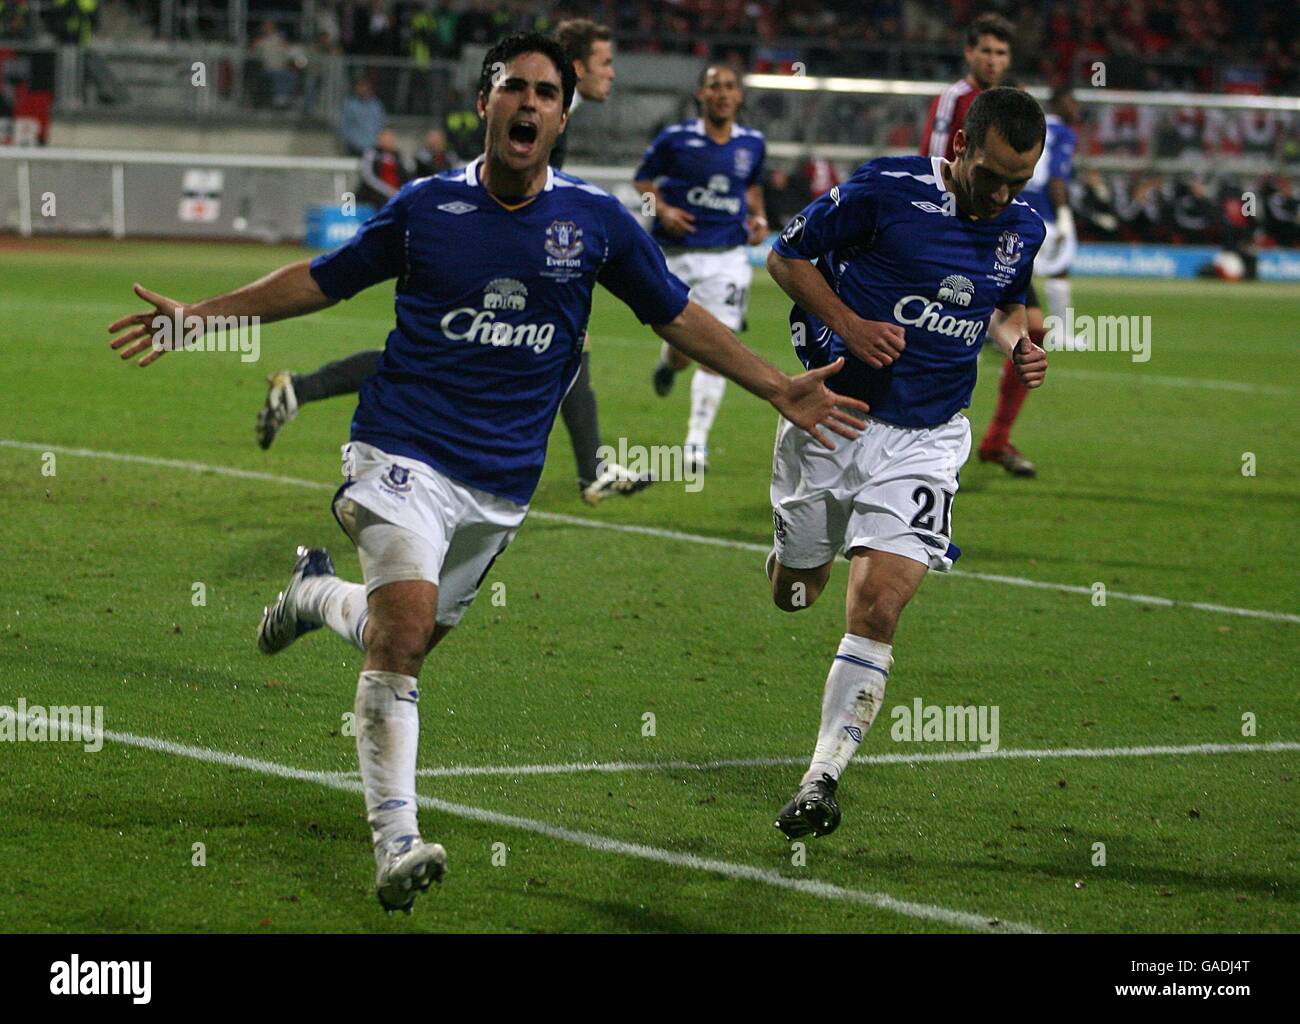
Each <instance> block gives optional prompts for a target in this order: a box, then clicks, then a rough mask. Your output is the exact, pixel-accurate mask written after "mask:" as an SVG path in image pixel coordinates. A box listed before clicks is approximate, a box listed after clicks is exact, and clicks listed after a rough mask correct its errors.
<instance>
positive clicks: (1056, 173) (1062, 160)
mask: <svg viewBox="0 0 1300 1024" xmlns="http://www.w3.org/2000/svg"><path fill="white" fill-rule="evenodd" d="M1074 146H1075V134H1074V132H1073V131H1072V130H1068V129H1067V130H1066V131H1063V132H1061V137H1060V139H1058V140H1057V143H1056V145H1055V146H1054V147H1053V149H1052V165H1051V167H1050V168H1049V169H1048V170H1049V174H1050V176H1051V177H1053V178H1064V179H1065V180H1066V181H1069V180H1070V176H1071V175H1072V174H1073V173H1074Z"/></svg>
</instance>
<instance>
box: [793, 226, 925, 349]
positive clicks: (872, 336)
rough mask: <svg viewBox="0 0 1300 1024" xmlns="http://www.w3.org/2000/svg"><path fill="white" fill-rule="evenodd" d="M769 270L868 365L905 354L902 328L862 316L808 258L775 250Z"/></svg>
mask: <svg viewBox="0 0 1300 1024" xmlns="http://www.w3.org/2000/svg"><path fill="white" fill-rule="evenodd" d="M767 269H768V272H769V273H770V274H771V275H772V280H773V281H775V282H776V283H777V285H779V286H780V288H781V290H782V291H783V292H785V293H786V294H787V295H788V296H790V298H792V299H794V301H795V302H797V303H798V304H799V305H800V306H802V307H803V308H804V309H806V310H807V311H808V312H809V313H811V314H812V315H813V316H815V317H816V318H817V319H818V320H820V321H821V322H822V323H824V324H825V325H826V326H827V327H829V328H830V329H831V330H832V331H834V332H835V333H836V334H838V335H839V336H840V337H841V338H843V339H844V344H845V345H846V346H847V347H848V350H849V351H850V352H852V353H853V354H854V355H855V356H857V357H858V358H859V359H861V360H862V361H863V362H864V363H866V364H867V365H868V366H873V367H875V368H876V369H877V370H878V369H880V368H881V367H882V366H888V365H889V364H890V363H892V362H893V361H894V360H895V359H897V358H898V357H899V356H900V355H902V354H903V349H904V347H905V345H906V342H905V341H904V340H903V338H904V334H903V328H902V327H900V326H899V325H898V324H891V323H885V322H883V321H880V320H864V319H862V317H860V316H858V314H857V313H855V312H853V310H851V309H849V307H848V306H846V305H845V304H844V300H843V299H841V298H840V297H839V296H838V295H836V294H835V292H833V291H832V290H831V286H830V285H829V284H827V283H826V278H824V277H822V275H821V271H819V270H818V269H817V268H816V267H814V266H813V265H812V263H811V262H809V261H808V260H796V259H789V258H787V257H785V256H782V255H781V254H780V253H779V252H777V251H776V250H775V249H773V250H772V251H771V252H769V253H768V255H767Z"/></svg>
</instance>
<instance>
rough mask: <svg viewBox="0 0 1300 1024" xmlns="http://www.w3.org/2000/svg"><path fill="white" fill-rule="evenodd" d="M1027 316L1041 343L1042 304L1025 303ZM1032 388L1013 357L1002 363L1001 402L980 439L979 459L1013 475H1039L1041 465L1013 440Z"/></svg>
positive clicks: (1033, 335) (1034, 336) (1031, 335)
mask: <svg viewBox="0 0 1300 1024" xmlns="http://www.w3.org/2000/svg"><path fill="white" fill-rule="evenodd" d="M1025 316H1026V319H1027V320H1028V322H1029V338H1030V340H1031V341H1033V343H1034V344H1035V345H1042V344H1043V339H1044V337H1045V332H1044V331H1043V310H1042V307H1041V306H1026V307H1025ZM1028 394H1029V389H1028V388H1027V387H1025V385H1024V384H1023V383H1021V380H1020V375H1019V374H1017V373H1016V368H1015V366H1014V365H1013V364H1012V362H1011V360H1010V359H1008V360H1006V361H1005V362H1004V363H1003V365H1002V376H1001V377H1000V378H999V379H998V404H997V407H996V408H995V409H994V410H993V419H992V420H990V421H989V426H988V429H987V430H986V431H985V432H984V437H983V439H982V440H981V441H980V447H979V458H980V462H994V463H997V464H998V465H999V466H1001V467H1002V468H1003V469H1005V470H1006V471H1007V472H1008V473H1010V474H1011V475H1012V476H1026V477H1028V476H1036V475H1037V473H1038V467H1037V466H1035V465H1034V464H1033V463H1032V462H1030V461H1029V459H1027V458H1025V456H1024V455H1023V454H1022V453H1021V451H1020V449H1019V448H1017V447H1016V446H1015V445H1013V444H1012V443H1011V428H1012V427H1013V426H1014V425H1015V422H1016V417H1017V416H1019V415H1020V409H1021V407H1022V406H1023V405H1024V404H1025V397H1026V396H1027V395H1028Z"/></svg>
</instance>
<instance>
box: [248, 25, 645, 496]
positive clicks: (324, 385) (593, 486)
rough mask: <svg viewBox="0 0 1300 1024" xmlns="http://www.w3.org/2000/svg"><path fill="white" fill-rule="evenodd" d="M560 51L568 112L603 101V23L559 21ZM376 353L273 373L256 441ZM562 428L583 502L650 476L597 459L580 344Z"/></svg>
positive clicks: (350, 383) (342, 389)
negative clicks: (571, 80) (569, 93)
mask: <svg viewBox="0 0 1300 1024" xmlns="http://www.w3.org/2000/svg"><path fill="white" fill-rule="evenodd" d="M555 36H556V39H557V40H558V41H559V43H560V45H561V46H563V47H564V49H565V51H566V52H568V53H570V54H573V67H574V71H575V73H576V74H577V76H578V86H577V90H576V91H575V92H574V94H573V103H572V106H571V107H570V108H569V112H570V113H572V112H573V110H575V109H577V106H578V104H579V103H580V102H581V101H582V100H584V99H586V100H590V101H591V102H593V103H604V102H605V101H606V100H607V99H608V98H609V95H610V92H611V91H612V90H613V88H614V53H613V42H612V40H613V34H612V33H611V32H610V30H609V29H608V28H606V27H605V26H604V25H598V24H596V23H595V22H594V21H590V20H588V19H586V18H575V19H571V20H569V21H563V22H561V23H560V24H559V25H558V26H557V28H556V32H555ZM564 139H565V136H564V135H561V136H560V140H561V143H560V145H558V146H556V147H555V149H554V151H553V152H552V154H551V166H552V167H557V168H558V167H560V166H562V165H563V162H564V152H565V149H564ZM379 355H380V353H379V351H378V350H367V351H363V352H357V353H355V354H353V355H351V356H348V357H346V358H344V359H340V360H337V361H335V362H332V363H327V364H325V365H324V366H322V367H321V368H320V369H318V370H316V371H314V372H312V373H305V374H297V373H292V372H291V371H289V370H279V371H277V372H276V373H273V374H271V376H270V377H269V378H268V379H267V382H268V388H267V395H266V402H265V403H264V404H263V406H262V408H261V409H260V410H259V411H258V414H257V440H258V443H259V444H260V445H261V446H262V447H263V448H269V447H270V446H271V443H272V442H273V441H274V440H275V437H276V435H277V434H278V433H279V432H280V429H281V428H282V427H283V426H284V425H285V424H286V423H288V422H289V421H290V420H292V419H293V418H294V417H295V416H296V415H297V414H298V408H299V407H300V406H301V405H303V404H304V403H306V402H314V401H319V400H320V399H322V398H332V397H334V396H335V395H347V394H354V393H355V392H357V391H358V390H359V389H360V387H361V383H362V382H363V381H364V380H365V379H366V378H367V377H369V376H370V375H371V374H373V373H374V372H375V367H376V366H377V365H378V362H379ZM560 413H561V416H562V417H563V419H564V425H565V427H566V428H568V431H569V439H570V441H571V442H572V444H573V457H574V461H575V462H576V464H577V470H578V491H579V493H580V494H581V495H582V498H583V500H584V501H586V502H587V503H588V504H591V505H595V504H598V503H599V502H600V501H601V500H602V499H603V498H605V497H607V496H608V495H610V494H622V495H625V496H626V495H631V494H635V493H636V492H638V491H640V490H642V489H644V488H645V487H646V486H648V485H649V484H650V483H652V482H653V478H652V477H650V476H648V475H646V476H641V475H638V474H636V473H633V472H631V471H629V470H627V469H626V468H624V467H622V466H620V465H618V464H616V463H612V462H606V461H604V460H602V459H600V457H599V455H598V454H597V453H598V451H599V449H600V447H601V441H600V424H599V419H598V417H597V412H596V393H595V391H594V390H593V389H592V386H591V367H590V357H589V354H588V352H587V349H586V345H585V343H584V348H583V354H582V365H581V367H580V369H579V371H578V376H577V378H576V379H575V380H574V382H573V386H572V387H570V388H569V392H568V394H567V395H566V396H565V398H564V403H563V404H562V405H561V406H560Z"/></svg>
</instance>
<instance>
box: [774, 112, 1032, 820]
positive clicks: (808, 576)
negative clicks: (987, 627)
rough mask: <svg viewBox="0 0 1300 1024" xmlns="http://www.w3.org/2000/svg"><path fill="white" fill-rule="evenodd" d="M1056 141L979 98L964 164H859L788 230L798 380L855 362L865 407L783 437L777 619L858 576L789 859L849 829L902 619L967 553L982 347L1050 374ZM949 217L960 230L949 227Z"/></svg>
mask: <svg viewBox="0 0 1300 1024" xmlns="http://www.w3.org/2000/svg"><path fill="white" fill-rule="evenodd" d="M1044 132H1045V127H1044V121H1043V112H1042V110H1041V109H1040V108H1039V106H1038V104H1037V103H1036V102H1035V101H1034V100H1033V99H1032V98H1031V97H1030V96H1028V95H1027V94H1025V93H1023V92H1019V91H1017V90H1015V89H1005V88H995V89H989V90H986V91H984V92H982V93H981V94H980V95H979V97H978V98H977V99H976V100H975V101H974V102H973V103H972V104H971V106H970V109H969V111H968V113H967V117H966V123H965V126H964V127H963V128H959V129H958V130H957V132H956V137H955V140H954V149H955V152H956V159H955V160H954V161H952V162H951V163H950V162H949V161H947V160H944V159H943V158H942V157H938V156H935V157H892V158H883V159H879V160H873V161H871V162H869V163H866V164H864V165H863V166H862V167H860V168H859V169H858V170H857V172H856V173H855V174H854V175H853V177H852V178H851V179H850V180H849V181H848V182H846V183H845V184H843V185H838V186H836V187H835V188H833V189H831V191H830V192H829V193H828V194H827V195H825V196H823V197H821V198H820V199H817V200H815V201H814V202H813V203H812V204H811V205H809V206H808V207H807V208H806V209H805V210H804V211H803V213H801V214H800V215H799V216H797V217H795V219H794V220H792V221H791V222H790V223H789V225H787V227H786V229H785V231H784V232H783V233H782V234H781V237H780V239H778V241H777V242H776V244H775V246H774V247H773V250H772V253H771V255H770V256H769V257H768V269H769V270H770V271H771V274H772V278H773V279H774V280H775V281H776V283H777V284H778V285H780V286H781V288H782V289H783V290H784V291H785V292H786V294H787V295H789V296H790V297H791V298H792V299H794V301H795V303H796V305H795V306H794V308H793V310H792V311H791V313H790V325H791V336H792V340H793V342H794V346H795V351H796V352H797V353H798V355H799V358H800V359H801V360H802V361H803V364H804V365H805V366H807V367H815V366H824V365H826V364H827V363H829V362H830V361H832V360H836V359H840V358H844V359H846V364H845V367H844V370H843V372H841V373H840V374H839V375H838V376H837V377H835V379H834V381H833V382H832V384H833V388H834V390H836V391H838V392H840V393H841V394H843V395H845V396H852V397H854V398H860V399H863V400H865V401H866V402H868V403H870V405H871V416H870V423H869V426H868V427H867V429H866V431H864V432H863V433H862V434H861V435H860V436H859V437H858V439H857V440H856V441H854V442H852V443H851V444H842V445H840V446H839V447H838V448H836V449H835V450H834V451H832V452H826V451H819V450H818V449H817V447H816V445H814V444H812V443H811V439H810V438H809V437H808V435H807V434H805V433H804V432H803V431H802V430H800V429H799V428H798V427H796V426H794V425H792V424H790V423H786V422H782V423H781V424H780V425H779V427H778V428H777V435H776V451H775V454H774V455H773V460H772V506H773V525H774V528H775V537H776V542H775V547H774V550H773V551H772V554H771V555H769V556H768V563H767V571H768V576H769V577H770V579H771V582H772V599H773V600H774V601H775V603H776V605H777V606H778V607H779V608H781V609H782V610H784V611H797V610H798V609H800V608H804V607H808V606H810V605H812V603H813V602H814V601H815V600H816V599H817V596H818V595H819V594H820V593H821V591H822V589H823V588H824V587H825V585H826V583H827V581H828V580H829V579H830V574H831V568H832V566H833V565H834V561H835V557H836V556H837V555H838V554H841V553H843V555H844V556H845V557H847V558H848V559H849V583H848V599H847V604H846V616H845V618H846V631H845V634H844V637H843V639H842V640H841V641H840V645H839V650H838V651H837V653H836V655H835V659H834V661H833V662H832V663H831V669H830V673H829V675H828V676H827V678H826V686H825V691H824V697H823V701H822V717H821V728H820V731H819V732H818V735H817V746H816V750H815V752H814V753H813V757H812V762H811V764H810V765H809V767H808V770H807V771H806V772H805V773H804V776H803V780H802V782H801V784H800V786H799V789H798V791H797V792H796V793H795V795H794V797H793V798H792V799H791V800H790V801H789V803H787V804H786V805H785V806H784V807H783V808H782V809H781V811H780V812H779V814H778V815H777V819H776V826H777V828H779V829H780V830H781V831H782V832H784V833H785V835H786V836H788V837H789V838H791V839H794V838H798V837H799V836H805V835H809V834H811V835H817V836H822V835H827V834H828V833H830V832H833V831H834V830H835V828H836V827H837V826H838V825H839V822H840V809H839V805H838V803H837V802H836V796H835V793H836V788H837V786H838V785H839V780H840V776H841V774H842V773H843V771H844V769H845V767H846V766H847V765H848V763H849V760H850V759H851V758H852V757H853V754H854V752H855V751H856V750H857V749H858V744H859V743H861V742H862V738H863V735H864V734H865V733H866V732H867V730H868V729H870V728H871V723H872V721H874V719H875V717H876V712H877V711H878V710H879V709H880V704H881V701H882V700H883V699H884V693H885V681H886V679H887V678H888V677H889V670H890V667H891V665H892V664H893V646H892V645H893V640H894V630H895V627H896V626H897V625H898V618H899V615H900V614H901V613H902V610H903V608H904V607H905V606H906V604H907V602H908V601H909V600H910V599H911V597H912V595H913V594H914V593H916V589H917V587H918V586H920V583H921V580H922V578H923V577H924V576H925V574H926V572H927V570H929V569H937V570H939V571H946V570H947V569H949V568H950V567H951V566H952V563H953V561H954V560H955V559H956V558H957V557H958V556H959V555H960V553H961V552H960V551H959V550H958V548H957V547H956V546H955V545H954V544H953V543H952V506H953V499H954V497H955V496H956V494H957V483H958V472H959V471H960V469H961V466H962V464H963V463H964V462H965V461H966V458H967V456H968V455H969V454H970V424H969V423H968V422H967V420H966V417H965V416H963V415H962V414H961V410H962V409H964V408H966V406H967V405H969V404H970V397H971V392H972V390H973V389H974V387H975V375H976V369H977V366H978V363H979V353H980V343H981V341H983V339H984V337H985V335H986V333H987V335H988V337H990V338H991V339H992V340H993V342H994V344H996V345H997V346H998V348H999V349H1001V350H1002V352H1003V353H1004V354H1005V355H1006V356H1007V359H1008V361H1009V364H1010V365H1011V366H1012V367H1013V372H1014V373H1015V374H1016V375H1017V378H1018V379H1019V380H1020V381H1021V383H1023V384H1024V386H1025V387H1026V388H1036V387H1038V386H1039V385H1040V384H1042V383H1043V379H1044V376H1045V374H1046V372H1047V357H1046V355H1045V354H1044V353H1043V350H1042V349H1041V348H1039V346H1038V345H1036V344H1034V342H1033V341H1032V340H1030V337H1029V328H1028V325H1027V323H1026V320H1025V308H1024V301H1025V290H1026V289H1027V288H1028V286H1029V277H1030V274H1031V272H1032V270H1033V264H1034V255H1035V254H1036V253H1037V252H1038V249H1039V246H1040V245H1041V244H1042V241H1043V235H1044V228H1043V222H1042V219H1041V218H1040V217H1039V216H1038V214H1037V213H1035V212H1034V211H1033V209H1032V208H1031V207H1030V206H1029V205H1028V204H1027V203H1025V202H1023V201H1022V200H1019V199H1016V198H1015V196H1016V193H1018V192H1019V191H1020V190H1021V189H1022V188H1023V187H1024V186H1025V184H1026V183H1027V182H1028V181H1029V179H1030V176H1031V175H1032V174H1033V171H1034V164H1035V163H1036V161H1037V160H1038V158H1039V155H1040V153H1041V152H1042V147H1043V136H1044ZM949 197H952V198H951V200H950V199H949ZM950 201H955V204H956V216H948V215H947V214H946V212H945V208H946V207H947V206H948V204H949V202H950ZM814 260H816V261H817V262H816V264H815V265H814V263H813V262H812V261H814Z"/></svg>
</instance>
